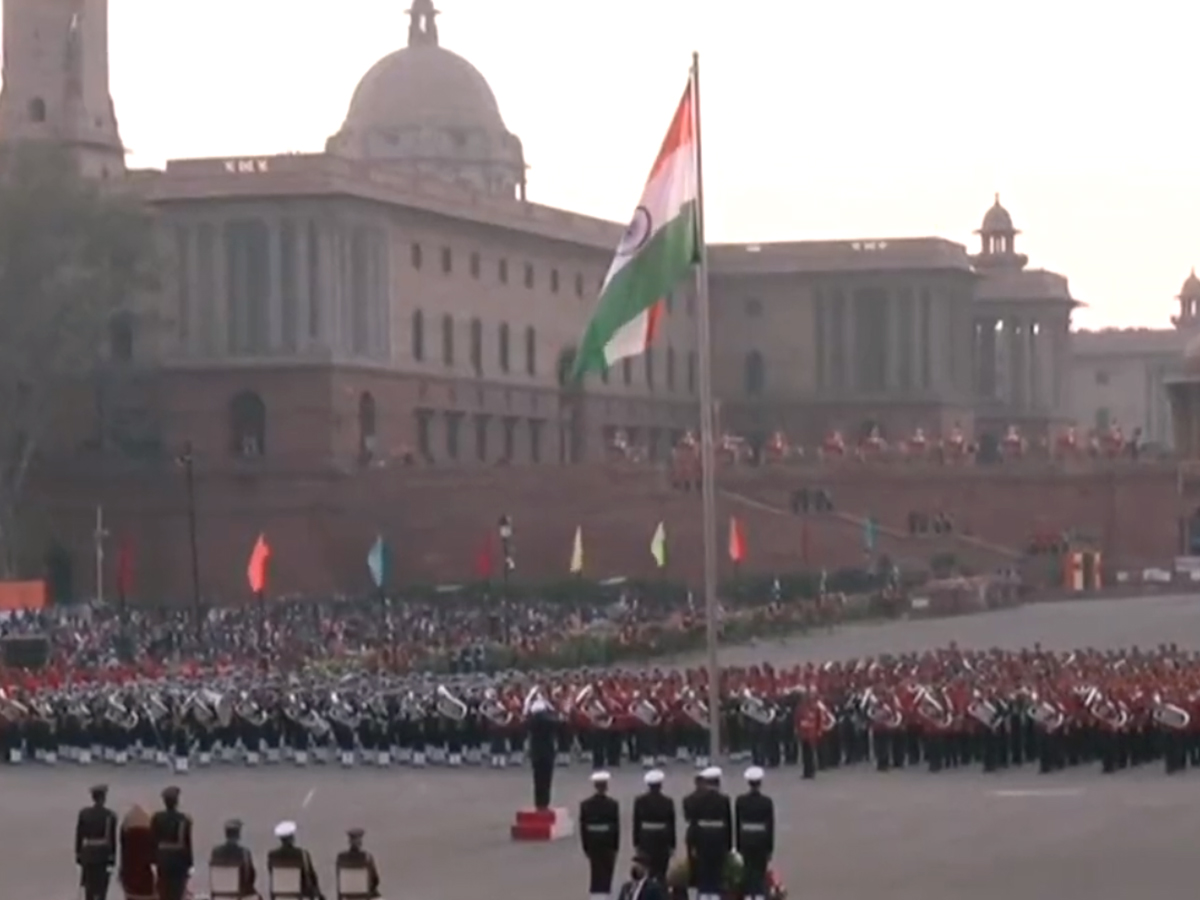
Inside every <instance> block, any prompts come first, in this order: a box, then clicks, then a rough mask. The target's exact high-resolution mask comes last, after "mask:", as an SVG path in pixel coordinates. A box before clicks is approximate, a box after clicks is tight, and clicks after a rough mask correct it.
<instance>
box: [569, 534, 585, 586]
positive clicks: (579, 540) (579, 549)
mask: <svg viewBox="0 0 1200 900" xmlns="http://www.w3.org/2000/svg"><path fill="white" fill-rule="evenodd" d="M571 574H572V575H582V574H583V526H582V525H577V526H575V545H574V546H573V547H572V548H571Z"/></svg>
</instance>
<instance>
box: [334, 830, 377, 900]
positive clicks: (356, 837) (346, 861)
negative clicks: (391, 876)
mask: <svg viewBox="0 0 1200 900" xmlns="http://www.w3.org/2000/svg"><path fill="white" fill-rule="evenodd" d="M364 834H365V832H364V831H363V830H362V829H361V828H351V829H350V830H349V831H347V832H346V835H347V837H349V838H350V847H349V849H347V850H343V851H342V852H341V853H339V854H338V855H337V860H336V861H335V862H334V866H335V867H336V871H338V872H340V871H341V870H342V869H366V870H367V896H368V897H372V898H375V897H378V896H379V869H378V868H376V866H375V857H374V856H372V855H371V854H370V853H369V852H368V851H366V850H364V849H363V835H364ZM339 891H340V889H339Z"/></svg>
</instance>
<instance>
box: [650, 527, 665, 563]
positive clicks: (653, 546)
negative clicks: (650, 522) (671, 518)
mask: <svg viewBox="0 0 1200 900" xmlns="http://www.w3.org/2000/svg"><path fill="white" fill-rule="evenodd" d="M650 555H651V556H653V557H654V561H655V562H656V563H658V567H659V568H660V569H662V568H664V567H666V565H667V526H666V525H664V524H663V523H662V522H659V523H658V527H657V528H655V529H654V537H652V538H650Z"/></svg>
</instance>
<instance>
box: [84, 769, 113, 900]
mask: <svg viewBox="0 0 1200 900" xmlns="http://www.w3.org/2000/svg"><path fill="white" fill-rule="evenodd" d="M106 799H108V787H107V786H105V785H103V784H100V785H97V786H96V787H94V788H92V805H91V806H88V807H85V808H84V809H81V810H80V811H79V818H78V819H77V820H76V822H75V864H76V865H77V866H79V883H80V884H81V885H82V886H83V900H105V898H106V897H107V896H108V881H109V878H110V876H111V875H112V868H113V866H115V865H116V864H117V817H116V814H115V813H113V811H112V810H111V809H109V808H108V807H106V806H105V805H104V801H105V800H106Z"/></svg>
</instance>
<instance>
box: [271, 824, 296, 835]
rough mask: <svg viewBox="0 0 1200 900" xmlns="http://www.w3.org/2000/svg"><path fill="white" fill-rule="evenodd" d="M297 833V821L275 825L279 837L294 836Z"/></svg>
mask: <svg viewBox="0 0 1200 900" xmlns="http://www.w3.org/2000/svg"><path fill="white" fill-rule="evenodd" d="M295 834H296V823H295V822H280V823H279V824H278V825H276V826H275V837H277V838H285V837H294V836H295Z"/></svg>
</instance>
